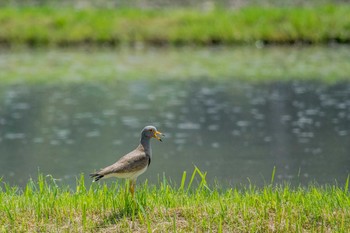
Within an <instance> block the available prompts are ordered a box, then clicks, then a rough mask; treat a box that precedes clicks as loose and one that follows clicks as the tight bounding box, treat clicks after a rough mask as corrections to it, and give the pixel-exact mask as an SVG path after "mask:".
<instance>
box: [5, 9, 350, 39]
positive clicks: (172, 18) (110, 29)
mask: <svg viewBox="0 0 350 233" xmlns="http://www.w3.org/2000/svg"><path fill="white" fill-rule="evenodd" d="M349 12H350V5H346V4H344V5H326V6H317V7H299V8H298V7H288V8H274V7H270V8H261V7H245V8H239V9H236V10H225V9H222V8H214V9H213V10H211V11H207V12H203V11H200V10H194V9H161V10H160V9H157V10H155V9H153V10H151V9H149V10H141V9H125V8H124V9H123V8H122V9H120V8H119V9H82V10H76V9H71V8H67V9H62V8H59V9H55V8H47V7H41V8H0V42H3V43H6V44H27V45H74V44H80V43H92V44H110V45H117V44H134V43H139V42H142V43H145V44H153V45H154V44H171V45H181V44H201V45H208V44H237V43H255V42H256V41H264V42H268V43H294V42H299V41H301V42H307V43H328V42H332V41H337V42H349V41H350V30H348V29H349V24H350V17H348V15H349Z"/></svg>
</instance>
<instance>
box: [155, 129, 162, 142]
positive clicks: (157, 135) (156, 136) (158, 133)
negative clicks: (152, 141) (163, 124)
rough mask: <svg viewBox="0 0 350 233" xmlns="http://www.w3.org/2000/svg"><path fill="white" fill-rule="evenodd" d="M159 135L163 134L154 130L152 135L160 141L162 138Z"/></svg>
mask: <svg viewBox="0 0 350 233" xmlns="http://www.w3.org/2000/svg"><path fill="white" fill-rule="evenodd" d="M159 136H164V134H162V133H161V132H159V131H155V132H154V135H153V137H154V138H156V139H158V140H159V141H162V139H161V138H160V137H159Z"/></svg>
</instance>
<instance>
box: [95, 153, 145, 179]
mask: <svg viewBox="0 0 350 233" xmlns="http://www.w3.org/2000/svg"><path fill="white" fill-rule="evenodd" d="M148 161H149V156H147V155H146V153H145V152H144V151H143V150H139V149H135V150H133V151H131V152H130V153H128V154H126V155H124V156H123V157H122V158H120V159H119V160H118V161H117V162H116V163H114V164H112V165H110V166H108V167H105V168H103V169H101V170H100V171H99V172H98V174H99V175H103V176H105V175H108V174H112V173H131V172H135V171H139V170H141V169H142V168H144V167H146V166H148Z"/></svg>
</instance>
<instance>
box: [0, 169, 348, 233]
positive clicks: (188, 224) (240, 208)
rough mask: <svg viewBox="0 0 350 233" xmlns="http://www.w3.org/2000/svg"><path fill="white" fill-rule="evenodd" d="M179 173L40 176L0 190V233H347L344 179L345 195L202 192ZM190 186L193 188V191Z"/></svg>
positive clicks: (342, 191)
mask: <svg viewBox="0 0 350 233" xmlns="http://www.w3.org/2000/svg"><path fill="white" fill-rule="evenodd" d="M186 176H187V175H186V173H184V175H183V178H182V182H181V184H180V186H178V187H177V186H176V185H171V184H169V182H168V181H167V180H166V179H164V180H163V181H162V182H160V183H159V185H148V184H147V182H145V183H143V184H142V185H138V186H137V193H136V199H135V201H133V200H132V199H131V197H130V195H129V194H128V193H127V192H126V190H127V189H128V187H127V185H120V184H119V183H116V185H115V186H110V187H107V186H106V185H105V184H93V185H91V186H90V187H89V188H87V187H86V185H85V184H84V177H83V176H82V177H81V178H80V179H79V180H77V186H76V189H75V190H74V191H73V190H71V189H69V188H67V187H66V188H64V187H59V186H58V185H57V184H56V181H55V180H54V179H53V178H52V177H50V176H49V177H44V176H42V175H39V177H38V181H37V182H34V181H29V183H28V184H27V186H26V187H25V188H24V189H23V190H20V189H18V188H16V187H12V186H9V185H7V184H6V183H5V184H3V187H2V189H1V190H0V226H1V227H0V231H2V232H111V231H113V232H303V231H307V232H346V231H347V230H348V229H350V196H349V177H348V179H347V181H346V184H345V186H344V187H339V186H330V185H327V186H317V185H310V186H309V187H306V188H302V187H299V188H291V187H290V186H288V185H283V186H276V185H273V184H272V183H273V176H272V179H271V184H270V185H266V186H265V187H263V188H256V187H254V186H252V185H251V186H248V187H244V188H219V187H214V188H213V187H208V185H207V183H206V181H205V176H206V174H205V173H202V172H201V171H200V170H199V169H198V168H195V170H194V172H193V173H192V175H191V177H189V179H188V177H186ZM195 184H196V185H195Z"/></svg>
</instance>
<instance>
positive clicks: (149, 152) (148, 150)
mask: <svg viewBox="0 0 350 233" xmlns="http://www.w3.org/2000/svg"><path fill="white" fill-rule="evenodd" d="M140 144H141V145H142V146H143V149H144V150H145V152H146V154H147V155H149V156H151V155H152V148H151V140H150V138H146V137H142V138H141V141H140Z"/></svg>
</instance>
